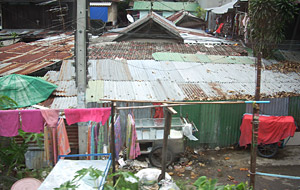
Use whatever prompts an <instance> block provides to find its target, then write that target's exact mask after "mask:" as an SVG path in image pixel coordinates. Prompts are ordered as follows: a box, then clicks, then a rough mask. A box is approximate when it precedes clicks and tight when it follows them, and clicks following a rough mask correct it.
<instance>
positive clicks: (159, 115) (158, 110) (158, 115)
mask: <svg viewBox="0 0 300 190" xmlns="http://www.w3.org/2000/svg"><path fill="white" fill-rule="evenodd" d="M153 105H162V103H153ZM154 118H164V109H163V108H162V107H156V108H155V114H154Z"/></svg>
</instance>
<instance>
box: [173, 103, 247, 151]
mask: <svg viewBox="0 0 300 190" xmlns="http://www.w3.org/2000/svg"><path fill="white" fill-rule="evenodd" d="M175 109H176V110H177V111H178V113H179V114H180V115H182V116H184V117H185V116H186V115H188V118H189V120H190V121H193V122H194V123H195V125H196V126H197V128H198V130H199V131H198V132H195V133H194V135H195V136H196V137H197V138H198V139H199V140H198V141H189V142H188V145H190V146H192V147H207V148H214V147H216V146H220V147H226V146H230V145H232V144H234V143H237V142H238V140H239V136H240V130H239V127H240V124H241V120H242V116H243V114H244V113H245V110H246V105H245V104H201V105H190V106H181V107H180V108H179V107H175Z"/></svg>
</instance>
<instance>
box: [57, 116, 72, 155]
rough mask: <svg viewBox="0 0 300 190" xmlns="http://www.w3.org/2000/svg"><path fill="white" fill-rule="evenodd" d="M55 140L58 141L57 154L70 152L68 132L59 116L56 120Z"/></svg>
mask: <svg viewBox="0 0 300 190" xmlns="http://www.w3.org/2000/svg"><path fill="white" fill-rule="evenodd" d="M57 141H58V151H59V155H67V154H69V153H70V152H71V149H70V144H69V139H68V134H67V130H66V126H65V122H64V119H63V118H61V119H60V120H59V122H58V126H57Z"/></svg>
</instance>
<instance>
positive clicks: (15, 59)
mask: <svg viewBox="0 0 300 190" xmlns="http://www.w3.org/2000/svg"><path fill="white" fill-rule="evenodd" d="M72 43H74V36H67V35H63V37H62V36H60V35H59V36H56V37H49V38H46V39H43V40H39V41H35V42H31V43H24V42H20V43H16V44H13V45H10V46H6V47H2V48H0V61H1V62H0V76H4V75H9V74H13V73H17V74H25V75H26V74H30V73H33V72H36V71H38V70H40V69H43V68H45V67H48V66H50V65H53V64H56V63H58V62H59V61H61V60H64V59H68V58H70V57H72V56H73V51H72V48H73V47H74V45H73V44H72Z"/></svg>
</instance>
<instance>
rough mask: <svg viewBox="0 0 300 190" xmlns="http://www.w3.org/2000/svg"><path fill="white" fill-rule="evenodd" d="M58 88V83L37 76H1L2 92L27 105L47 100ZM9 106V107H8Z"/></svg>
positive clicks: (19, 105) (0, 86)
mask: <svg viewBox="0 0 300 190" xmlns="http://www.w3.org/2000/svg"><path fill="white" fill-rule="evenodd" d="M56 88H57V86H56V85H54V84H52V83H49V82H47V81H45V80H43V79H40V78H37V77H31V76H26V75H18V74H12V75H7V76H4V77H1V78H0V94H1V95H5V96H8V97H10V98H11V99H13V100H14V101H15V102H16V103H17V104H18V105H17V106H15V107H27V106H31V105H34V104H37V103H39V102H42V101H44V100H46V99H47V98H48V97H49V96H50V95H51V93H52V92H53V91H54V90H55V89H56ZM7 108H8V107H7Z"/></svg>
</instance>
